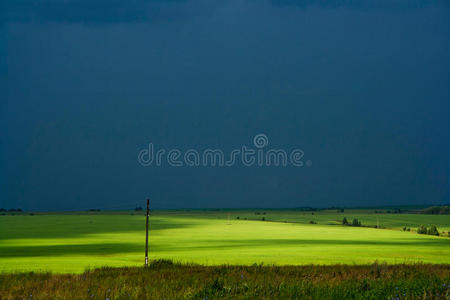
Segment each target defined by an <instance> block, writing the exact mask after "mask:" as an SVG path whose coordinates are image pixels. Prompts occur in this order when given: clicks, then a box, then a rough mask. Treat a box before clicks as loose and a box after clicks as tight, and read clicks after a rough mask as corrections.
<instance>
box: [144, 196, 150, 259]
mask: <svg viewBox="0 0 450 300" xmlns="http://www.w3.org/2000/svg"><path fill="white" fill-rule="evenodd" d="M149 204H150V200H149V199H147V216H146V220H145V266H148V215H149V213H150V209H149Z"/></svg>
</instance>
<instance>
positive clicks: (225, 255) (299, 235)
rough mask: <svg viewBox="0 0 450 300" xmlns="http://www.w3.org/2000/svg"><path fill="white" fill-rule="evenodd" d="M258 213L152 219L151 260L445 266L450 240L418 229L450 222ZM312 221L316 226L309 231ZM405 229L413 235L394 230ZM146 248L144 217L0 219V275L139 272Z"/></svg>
mask: <svg viewBox="0 0 450 300" xmlns="http://www.w3.org/2000/svg"><path fill="white" fill-rule="evenodd" d="M263 212H265V213H266V214H265V215H262V213H263ZM258 213H259V214H256V213H255V211H231V212H200V211H194V212H156V213H154V214H152V215H151V217H150V243H149V247H150V249H149V256H150V259H156V258H168V259H173V260H174V261H178V262H195V263H200V264H206V265H215V264H246V265H250V264H253V263H258V264H259V263H264V264H277V265H284V264H293V265H299V264H336V263H342V264H366V263H373V262H374V261H378V262H387V263H405V262H406V263H413V262H427V263H450V238H447V237H435V236H428V235H419V234H417V233H415V229H416V228H417V226H419V225H420V224H425V225H427V224H436V225H437V226H438V228H439V229H440V230H445V231H447V230H448V229H449V228H450V220H449V219H450V218H449V217H448V216H441V215H438V216H434V215H407V214H395V215H394V214H389V215H388V214H381V215H380V214H369V213H364V212H360V213H358V212H353V213H343V214H337V213H326V212H324V213H315V214H314V215H312V214H311V213H303V212H294V211H292V212H283V211H262V210H261V211H258ZM237 216H239V220H238V219H236V218H237ZM343 216H346V217H347V218H348V219H349V220H351V219H352V218H353V217H355V216H356V217H358V218H359V219H361V220H362V221H363V224H376V222H377V218H378V222H379V223H381V224H380V225H382V226H384V227H388V228H393V229H374V228H360V227H348V226H341V225H337V224H338V223H339V220H341V219H342V217H343ZM262 217H264V218H265V221H262V220H261V219H262ZM245 218H247V220H245ZM250 219H253V220H250ZM310 220H315V221H316V222H318V224H306V223H307V222H309V221H310ZM285 221H287V222H285ZM332 224H335V225H332ZM403 226H409V227H411V229H412V231H411V232H404V231H402V230H399V229H398V228H402V227H403ZM144 241H145V217H144V216H143V215H142V213H140V214H139V215H138V214H136V215H131V213H130V212H127V213H125V212H123V213H120V214H104V213H101V214H79V215H78V214H53V215H34V216H29V215H23V216H0V272H15V271H31V270H32V271H44V270H45V271H47V270H50V271H54V272H64V273H65V272H82V271H84V270H85V269H86V268H94V267H99V266H139V265H142V264H143V262H144Z"/></svg>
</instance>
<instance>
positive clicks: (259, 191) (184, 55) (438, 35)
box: [0, 0, 450, 210]
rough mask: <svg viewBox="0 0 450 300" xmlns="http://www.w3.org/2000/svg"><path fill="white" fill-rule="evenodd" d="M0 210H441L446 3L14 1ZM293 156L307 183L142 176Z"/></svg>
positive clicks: (449, 98)
mask: <svg viewBox="0 0 450 300" xmlns="http://www.w3.org/2000/svg"><path fill="white" fill-rule="evenodd" d="M0 33H1V35H0V54H1V55H0V68H1V69H0V70H1V81H0V91H1V99H0V130H1V131H0V134H1V136H0V146H1V148H0V207H8V208H9V207H22V208H24V209H39V210H46V209H52V210H56V209H85V208H91V207H100V208H116V207H117V208H131V207H134V205H135V204H136V203H138V202H139V203H141V204H142V203H143V201H144V200H145V198H146V197H147V195H150V196H151V198H152V199H153V200H154V201H155V202H154V205H153V206H154V207H155V208H181V207H192V208H200V207H294V206H331V205H337V206H352V205H361V206H363V205H390V204H391V205H393V204H395V205H397V204H423V203H425V204H426V203H430V204H431V203H433V204H434V203H448V202H450V192H449V190H450V121H449V116H450V4H449V2H448V1H444V0H443V1H431V0H428V1H427V0H424V1H410V0H366V1H344V0H342V1H338V0H335V1H326V0H320V1H307V0H305V1H295V0H273V1H256V0H254V1H253V0H247V1H188V0H186V1H184V0H177V1H163V0H159V1H155V0H153V1H152V0H150V1H143V0H134V1H119V0H112V1H107V0H76V1H74V0H68V1H61V0H37V1H34V0H33V1H31V0H6V1H3V2H2V4H1V6H0ZM259 133H265V134H266V135H267V136H268V138H269V146H271V147H274V148H282V149H292V148H301V149H303V150H304V152H305V159H309V160H311V161H312V162H313V165H312V166H310V167H292V166H291V167H286V168H283V167H257V166H254V167H244V166H243V165H237V166H234V167H227V168H219V167H198V168H193V167H181V168H175V167H170V166H167V165H165V166H163V167H156V166H149V167H143V166H141V165H139V164H138V162H137V155H138V152H139V150H141V149H143V148H145V147H146V146H147V145H148V143H150V142H152V143H153V144H154V145H155V146H156V147H158V148H165V149H170V148H179V149H181V150H183V149H189V148H194V149H198V150H203V149H206V148H220V149H224V151H230V150H231V149H233V148H239V147H240V146H241V145H251V144H252V138H253V136H255V135H256V134H259Z"/></svg>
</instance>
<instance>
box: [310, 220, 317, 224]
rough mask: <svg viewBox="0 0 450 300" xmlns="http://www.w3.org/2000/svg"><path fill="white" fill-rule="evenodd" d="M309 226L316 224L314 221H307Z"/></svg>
mask: <svg viewBox="0 0 450 300" xmlns="http://www.w3.org/2000/svg"><path fill="white" fill-rule="evenodd" d="M309 224H317V222H316V221H309Z"/></svg>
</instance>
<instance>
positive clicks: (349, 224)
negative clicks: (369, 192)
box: [342, 217, 362, 227]
mask: <svg viewBox="0 0 450 300" xmlns="http://www.w3.org/2000/svg"><path fill="white" fill-rule="evenodd" d="M342 225H346V226H354V227H361V226H362V225H361V221H360V220H358V219H356V218H355V219H353V221H352V222H351V223H349V222H348V220H347V218H346V217H344V218H343V219H342Z"/></svg>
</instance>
